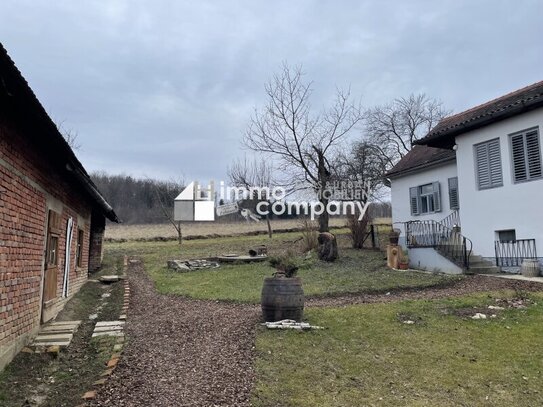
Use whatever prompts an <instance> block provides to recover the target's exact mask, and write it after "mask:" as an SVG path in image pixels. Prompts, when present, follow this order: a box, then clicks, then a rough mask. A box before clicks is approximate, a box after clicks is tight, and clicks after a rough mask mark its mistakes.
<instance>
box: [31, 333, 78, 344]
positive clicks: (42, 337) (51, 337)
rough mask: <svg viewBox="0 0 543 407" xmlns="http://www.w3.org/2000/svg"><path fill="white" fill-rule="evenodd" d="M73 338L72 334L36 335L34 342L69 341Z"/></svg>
mask: <svg viewBox="0 0 543 407" xmlns="http://www.w3.org/2000/svg"><path fill="white" fill-rule="evenodd" d="M72 338H73V334H51V335H41V334H40V335H38V336H37V337H36V339H34V343H39V344H43V342H48V341H57V342H65V341H68V342H70V341H71V340H72Z"/></svg>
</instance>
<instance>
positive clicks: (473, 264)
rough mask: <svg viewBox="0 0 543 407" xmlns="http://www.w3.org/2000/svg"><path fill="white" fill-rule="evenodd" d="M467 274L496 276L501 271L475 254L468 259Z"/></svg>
mask: <svg viewBox="0 0 543 407" xmlns="http://www.w3.org/2000/svg"><path fill="white" fill-rule="evenodd" d="M467 273H468V274H498V273H501V269H500V268H499V267H497V266H496V265H495V264H494V263H493V262H491V261H489V260H485V259H483V258H482V257H481V256H479V255H477V254H471V255H470V257H469V270H468V271H467Z"/></svg>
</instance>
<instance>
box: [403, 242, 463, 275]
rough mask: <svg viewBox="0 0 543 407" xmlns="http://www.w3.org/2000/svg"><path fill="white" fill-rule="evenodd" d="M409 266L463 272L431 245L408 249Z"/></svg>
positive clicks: (454, 272)
mask: <svg viewBox="0 0 543 407" xmlns="http://www.w3.org/2000/svg"><path fill="white" fill-rule="evenodd" d="M409 267H411V268H414V269H417V270H426V271H435V272H440V273H447V274H462V273H463V272H464V271H463V270H462V269H461V268H460V267H458V266H457V265H456V264H454V263H453V262H451V261H449V260H448V259H447V258H445V257H443V256H442V255H440V254H439V253H438V252H437V251H435V250H434V249H433V248H431V247H418V248H414V247H413V248H411V249H409Z"/></svg>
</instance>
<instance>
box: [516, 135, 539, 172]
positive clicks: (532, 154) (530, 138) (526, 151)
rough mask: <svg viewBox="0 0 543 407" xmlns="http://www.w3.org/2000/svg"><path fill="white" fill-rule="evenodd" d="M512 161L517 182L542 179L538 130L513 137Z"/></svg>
mask: <svg viewBox="0 0 543 407" xmlns="http://www.w3.org/2000/svg"><path fill="white" fill-rule="evenodd" d="M511 160H512V165H513V179H514V180H515V182H523V181H531V180H534V179H538V178H541V177H542V175H543V174H542V165H541V148H540V145H539V131H538V129H531V130H527V131H524V132H522V133H517V134H513V135H511Z"/></svg>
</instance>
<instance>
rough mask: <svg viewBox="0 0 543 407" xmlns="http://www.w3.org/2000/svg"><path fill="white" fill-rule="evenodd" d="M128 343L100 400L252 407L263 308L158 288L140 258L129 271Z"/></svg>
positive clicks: (98, 402)
mask: <svg viewBox="0 0 543 407" xmlns="http://www.w3.org/2000/svg"><path fill="white" fill-rule="evenodd" d="M128 276H129V282H130V289H131V304H130V309H129V314H128V321H127V323H126V333H127V335H128V338H129V342H128V343H127V346H126V347H125V351H124V353H123V356H122V358H121V361H120V362H119V365H118V367H117V369H116V370H115V371H114V373H113V374H112V375H111V377H110V379H109V380H108V381H107V383H106V385H105V386H104V387H103V388H101V389H99V391H98V395H97V398H96V400H94V402H93V403H92V405H99V406H115V407H117V406H145V407H150V406H191V407H197V406H248V405H249V397H250V392H251V389H252V384H253V379H254V373H253V357H254V348H253V344H254V332H255V326H256V324H257V322H258V318H259V316H260V314H259V310H258V307H256V306H250V305H245V306H244V305H234V304H225V303H217V302H211V301H195V300H189V299H186V298H182V297H177V296H168V295H160V294H158V293H156V291H155V289H154V287H153V284H152V282H151V281H150V280H149V278H148V277H147V275H146V274H145V272H144V271H143V266H142V264H141V263H140V262H137V263H132V262H131V264H130V269H129V271H128Z"/></svg>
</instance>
